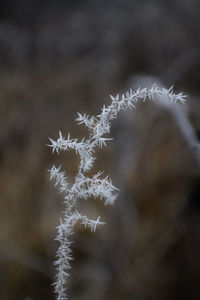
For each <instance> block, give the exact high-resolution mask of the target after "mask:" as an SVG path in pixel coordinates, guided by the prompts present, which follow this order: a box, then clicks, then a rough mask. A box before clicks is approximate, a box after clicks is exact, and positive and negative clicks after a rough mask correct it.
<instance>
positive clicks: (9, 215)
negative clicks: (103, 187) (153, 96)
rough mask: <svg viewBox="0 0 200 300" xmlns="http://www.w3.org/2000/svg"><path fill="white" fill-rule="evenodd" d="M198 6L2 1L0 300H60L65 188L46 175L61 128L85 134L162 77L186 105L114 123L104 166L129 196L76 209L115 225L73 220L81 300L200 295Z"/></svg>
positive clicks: (188, 1)
mask: <svg viewBox="0 0 200 300" xmlns="http://www.w3.org/2000/svg"><path fill="white" fill-rule="evenodd" d="M199 15H200V3H199V1H198V0H182V1H178V0H168V1H165V0H154V1H149V0H140V1H137V0H132V1H131V0H109V1H103V0H85V1H81V0H73V1H72V0H65V1H64V0H57V1H55V0H54V1H53V0H48V1H46V0H43V1H38V0H35V1H33V0H29V1H25V0H21V1H16V0H12V1H11V0H10V1H6V0H1V1H0V197H1V202H0V299H1V300H22V299H34V300H40V299H44V300H45V299H49V300H50V299H54V294H53V288H52V286H51V284H52V282H53V278H54V273H55V270H54V267H53V261H54V257H55V252H56V248H57V244H56V242H54V238H55V236H56V230H55V227H56V226H57V225H58V224H59V219H60V216H61V214H62V209H63V207H62V195H61V194H59V193H58V192H57V191H56V189H55V188H54V187H53V185H52V183H50V182H49V178H48V172H47V170H48V169H49V168H50V167H51V165H52V164H53V163H57V164H60V163H62V166H63V168H65V169H66V170H67V173H68V174H69V177H71V178H73V176H74V174H75V171H76V168H77V158H76V157H75V155H74V154H73V153H72V154H71V153H66V154H62V155H60V156H59V157H58V156H57V155H52V154H51V151H50V149H49V148H48V147H47V146H46V144H48V137H49V136H50V137H52V138H56V137H57V135H58V130H61V131H62V132H63V134H64V135H65V134H67V133H68V132H70V133H71V134H72V137H77V136H79V137H82V136H84V135H85V134H86V131H85V130H84V129H83V128H81V127H80V128H79V127H78V126H76V124H75V122H74V118H75V117H76V113H77V112H78V111H79V112H82V113H83V112H86V113H89V114H97V113H98V112H99V110H100V107H101V106H102V105H103V104H104V103H105V104H108V103H109V98H108V95H109V94H114V95H115V94H116V93H119V92H121V91H123V92H124V91H126V89H129V88H130V87H132V88H137V87H138V86H149V85H151V84H152V83H154V82H155V81H156V82H157V83H158V84H162V85H164V86H166V87H170V86H171V85H172V84H173V85H174V86H175V91H183V92H185V93H186V94H188V95H189V97H188V100H187V104H186V106H184V108H182V107H180V106H178V107H177V106H175V107H174V106H173V107H168V106H162V105H156V104H146V105H142V104H141V105H138V108H137V110H136V111H134V112H133V113H126V114H122V115H121V116H120V117H119V119H118V121H116V122H114V124H113V129H112V134H111V135H112V137H114V138H115V141H114V142H112V143H110V145H109V146H108V148H107V149H106V150H105V151H103V152H102V153H100V152H99V153H98V162H97V163H96V165H95V169H96V170H105V174H110V176H111V178H112V179H113V183H114V185H116V186H117V187H118V188H119V189H120V190H121V192H120V194H119V198H118V201H117V203H116V205H115V206H114V207H113V208H108V207H106V208H104V207H103V206H102V205H101V204H100V203H99V202H98V201H97V202H95V204H94V203H93V202H92V201H88V202H87V203H86V202H83V203H80V207H81V209H82V210H83V211H86V212H87V214H88V215H89V216H96V215H98V214H101V216H102V219H103V220H104V221H106V222H107V225H106V226H104V227H102V228H100V229H99V230H98V232H97V233H96V234H91V233H89V232H86V231H84V230H83V229H82V228H79V227H77V232H76V234H75V235H74V244H73V251H74V258H75V259H74V262H73V268H72V272H71V273H72V276H71V278H70V281H69V295H70V298H71V299H74V300H86V299H92V300H107V299H109V300H110V299H113V300H129V299H130V300H131V299H134V300H165V299H166V300H171V299H181V300H184V299H200V257H199V253H200V228H199V226H200V220H199V216H200V205H199V200H200V199H199V195H200V192H199V160H198V156H199V153H198V152H199V150H198V145H197V143H198V138H199V137H200V102H199V96H200V51H199V50H200V34H199V32H200V18H199Z"/></svg>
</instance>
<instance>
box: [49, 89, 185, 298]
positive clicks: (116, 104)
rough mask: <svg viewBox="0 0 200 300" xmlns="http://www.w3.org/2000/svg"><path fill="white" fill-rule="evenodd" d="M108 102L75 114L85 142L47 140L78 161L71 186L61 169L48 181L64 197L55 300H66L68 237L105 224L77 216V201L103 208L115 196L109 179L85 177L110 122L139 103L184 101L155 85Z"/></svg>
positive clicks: (68, 259) (51, 145)
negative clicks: (91, 112)
mask: <svg viewBox="0 0 200 300" xmlns="http://www.w3.org/2000/svg"><path fill="white" fill-rule="evenodd" d="M110 98H111V104H110V105H108V106H103V107H102V109H101V113H100V114H99V115H97V116H88V115H86V114H84V115H82V114H80V113H78V117H77V119H76V121H77V122H78V124H84V125H85V126H86V127H87V128H88V130H89V136H88V137H87V138H83V139H82V140H78V139H72V138H71V137H70V134H68V136H67V138H65V137H63V136H62V134H61V132H59V138H58V139H57V140H56V141H54V140H53V139H51V138H50V142H51V144H50V145H49V146H50V147H51V148H52V151H53V152H57V153H59V152H60V151H62V150H63V151H66V150H74V151H75V152H76V153H77V154H78V155H79V157H80V164H79V167H78V171H77V175H76V176H75V179H74V182H73V183H72V184H70V182H69V181H68V179H67V176H66V175H65V172H64V171H61V167H55V166H53V167H52V168H51V170H50V179H53V180H54V181H55V185H56V186H58V188H59V190H60V192H63V193H64V204H65V212H64V218H63V220H61V221H60V225H59V226H58V235H57V238H56V240H57V241H58V242H59V243H60V246H59V248H58V251H57V260H56V262H55V265H56V267H57V275H56V281H55V292H56V294H57V300H66V299H67V294H66V288H67V287H66V282H67V279H68V276H69V269H70V261H71V259H72V253H71V244H72V241H71V240H70V237H71V235H72V234H73V229H74V226H75V224H76V223H77V222H78V221H79V222H80V223H81V224H83V225H84V226H85V227H87V228H89V229H91V231H95V230H96V227H97V226H98V225H103V224H104V222H101V221H100V217H98V218H97V219H96V220H92V219H89V218H88V217H87V216H86V215H83V214H81V213H80V212H78V211H77V210H76V202H77V200H78V199H88V198H90V197H94V198H99V199H101V200H104V203H105V204H113V203H114V201H115V199H116V196H117V189H116V188H115V187H114V186H113V185H112V182H111V180H110V179H109V177H108V176H107V177H104V178H103V177H102V172H99V173H97V174H96V175H94V176H90V177H89V176H88V175H87V172H88V171H90V170H91V168H92V166H93V163H94V161H95V150H96V149H97V148H102V147H103V146H106V142H107V141H108V140H111V138H108V137H105V135H106V134H109V133H110V127H111V121H112V120H113V119H116V118H117V115H118V113H119V112H120V111H122V110H127V109H132V108H134V107H135V103H136V102H138V101H139V100H142V101H145V100H146V99H149V100H152V101H155V100H159V101H160V100H161V101H162V99H163V101H165V102H166V101H167V102H168V103H174V102H177V101H180V102H184V101H185V96H184V95H183V94H182V93H179V94H175V93H173V91H172V88H170V89H169V90H167V89H164V88H162V89H160V88H158V87H156V86H155V85H154V86H153V87H152V88H151V89H148V88H144V89H138V90H137V91H132V90H130V91H129V92H127V93H126V94H123V95H122V96H121V97H120V96H119V95H117V96H116V97H113V96H110Z"/></svg>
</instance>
